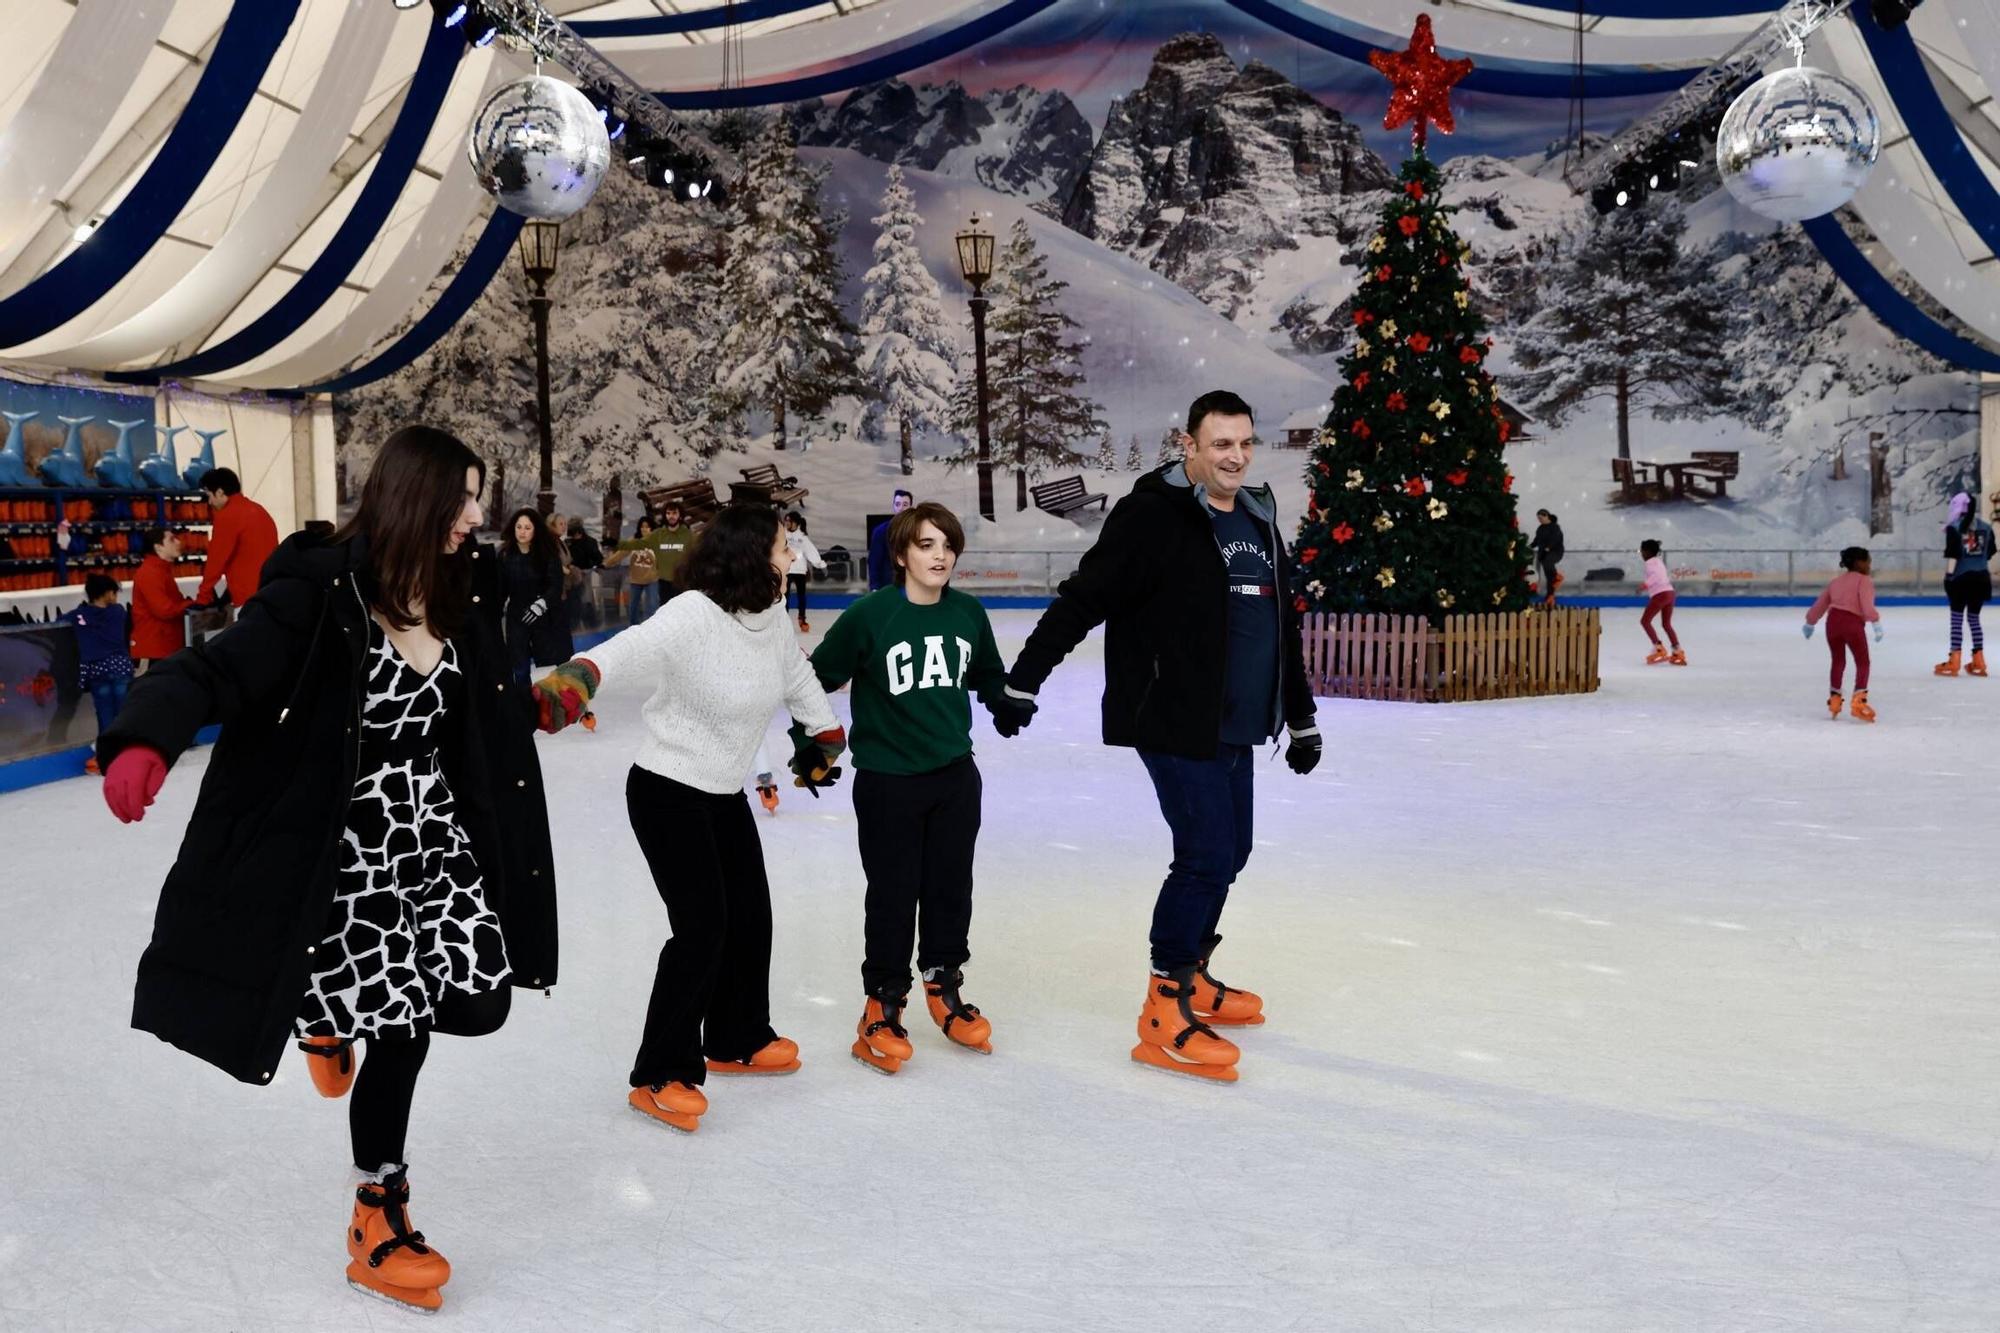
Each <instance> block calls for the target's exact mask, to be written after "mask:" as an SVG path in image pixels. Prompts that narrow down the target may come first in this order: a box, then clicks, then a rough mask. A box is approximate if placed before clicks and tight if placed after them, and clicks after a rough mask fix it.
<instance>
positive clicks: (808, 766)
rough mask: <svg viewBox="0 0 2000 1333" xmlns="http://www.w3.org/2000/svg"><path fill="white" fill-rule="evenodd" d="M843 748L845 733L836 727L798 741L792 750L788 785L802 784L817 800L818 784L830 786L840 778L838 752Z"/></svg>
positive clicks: (845, 745) (845, 738)
mask: <svg viewBox="0 0 2000 1333" xmlns="http://www.w3.org/2000/svg"><path fill="white" fill-rule="evenodd" d="M846 749H847V733H846V732H845V731H843V730H841V729H840V728H839V727H834V728H832V729H830V730H827V731H822V732H820V733H819V734H818V735H816V736H809V737H807V738H806V739H804V740H802V741H800V742H799V748H798V749H797V750H794V751H793V752H792V762H791V764H790V768H791V770H792V785H793V786H794V787H804V788H805V789H806V790H807V791H809V792H811V793H812V794H813V799H814V800H818V799H819V789H820V788H821V787H831V786H832V785H833V784H834V782H835V780H836V779H838V778H839V777H840V769H839V768H838V767H837V765H838V764H839V762H840V756H841V752H842V751H844V750H846Z"/></svg>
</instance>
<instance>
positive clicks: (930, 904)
mask: <svg viewBox="0 0 2000 1333" xmlns="http://www.w3.org/2000/svg"><path fill="white" fill-rule="evenodd" d="M888 546H889V553H890V559H891V561H892V562H893V563H894V565H895V570H896V574H895V578H896V581H895V583H894V584H893V585H891V586H890V587H887V588H882V589H880V590H878V591H876V592H871V593H869V594H868V595H867V596H866V597H863V598H861V599H860V600H859V601H857V602H855V603H854V605H852V606H850V607H849V608H848V609H847V610H846V611H844V612H842V613H841V616H840V618H839V619H838V620H836V621H835V622H834V624H833V628H832V629H831V630H829V631H828V632H827V635H826V638H825V639H824V640H822V641H821V643H820V645H819V647H818V648H816V649H815V650H814V651H813V654H812V664H813V669H814V671H815V672H817V673H818V675H819V680H820V684H821V685H822V686H823V687H824V688H826V689H827V690H834V689H838V688H839V687H840V686H842V685H844V684H847V683H849V682H852V683H853V707H854V719H853V725H852V726H851V727H850V728H849V735H850V737H851V743H852V745H853V752H852V756H851V760H850V762H851V763H852V764H853V766H854V769H855V779H854V819H855V824H856V825H857V827H858V829H859V832H860V841H861V865H862V869H863V870H864V871H865V872H866V874H867V876H868V897H867V917H868V920H867V958H866V960H865V961H864V962H863V963H862V966H861V984H862V988H863V990H865V991H866V993H867V1001H866V1004H865V1007H864V1008H863V1010H862V1014H861V1022H860V1023H859V1024H858V1025H857V1026H856V1033H857V1034H858V1039H857V1040H856V1041H855V1043H854V1048H853V1049H854V1057H855V1058H856V1059H857V1060H860V1061H861V1062H862V1063H863V1064H866V1065H869V1066H870V1067H872V1068H874V1069H878V1070H880V1071H882V1072H883V1073H885V1074H893V1073H895V1072H896V1071H897V1070H898V1069H900V1068H901V1067H902V1063H903V1061H905V1060H907V1059H909V1058H910V1054H911V1047H910V1041H909V1033H908V1031H907V1030H906V1029H905V1028H904V1027H903V1022H902V1019H903V1007H904V1005H905V1003H906V1002H907V1000H908V998H909V992H910V981H911V978H910V950H911V947H912V945H913V944H915V945H917V946H918V947H917V967H918V968H919V969H920V970H921V971H922V973H923V977H924V996H925V1000H926V1002H927V1004H928V1006H929V1008H930V1013H931V1018H932V1019H933V1020H934V1021H935V1022H936V1023H937V1024H938V1026H939V1027H940V1028H942V1029H943V1030H944V1035H945V1036H946V1037H948V1038H950V1039H951V1040H952V1041H954V1042H957V1043H958V1044H959V1045H961V1046H968V1047H971V1048H972V1049H974V1050H978V1051H986V1052H990V1051H991V1050H992V1045H991V1043H990V1042H989V1040H988V1038H989V1037H990V1036H991V1035H992V1025H991V1024H990V1023H989V1022H988V1021H987V1020H986V1018H984V1017H983V1016H982V1015H981V1014H980V1012H979V1010H978V1009H976V1008H975V1007H973V1006H972V1005H969V1004H967V1003H965V1001H964V1000H963V999H962V998H961V997H960V996H959V987H960V986H961V985H962V984H963V981H964V977H963V975H962V974H961V972H960V970H959V969H960V968H962V967H963V966H964V965H965V961H966V959H967V958H968V957H970V952H969V950H968V949H967V947H966V933H967V930H968V929H969V927H970V926H971V923H972V855H973V844H974V843H975V842H976V841H977V840H978V837H979V799H980V778H979V768H978V766H977V765H975V764H974V763H973V762H972V706H971V695H972V694H975V693H976V694H978V695H979V697H980V699H981V700H982V701H987V702H989V703H990V701H991V700H992V699H993V698H995V697H997V696H999V694H1000V693H1001V691H1002V689H1003V688H1004V686H1005V684H1006V666H1005V664H1004V663H1002V662H1001V660H1000V651H999V649H998V648H997V647H996V646H995V645H994V642H993V626H992V624H991V623H990V622H989V621H988V620H987V618H986V608H985V607H983V606H981V605H980V604H979V601H978V599H976V598H974V597H971V596H968V595H967V594H965V593H962V592H958V591H956V590H955V589H953V588H952V587H950V586H949V585H950V582H951V575H952V571H953V569H955V568H956V567H957V563H958V557H959V554H960V553H961V552H962V551H964V549H965V529H964V528H963V527H961V526H960V525H959V521H958V519H957V517H956V516H955V515H954V514H953V513H952V512H951V511H950V510H949V509H946V508H945V507H944V506H943V505H940V504H930V503H926V504H920V505H916V506H914V507H913V508H911V509H908V510H905V511H904V512H903V513H901V514H898V515H897V516H896V517H895V519H893V520H892V521H891V522H890V524H889V542H888ZM920 908H921V910H922V922H923V939H922V942H921V944H918V942H917V924H918V912H919V909H920Z"/></svg>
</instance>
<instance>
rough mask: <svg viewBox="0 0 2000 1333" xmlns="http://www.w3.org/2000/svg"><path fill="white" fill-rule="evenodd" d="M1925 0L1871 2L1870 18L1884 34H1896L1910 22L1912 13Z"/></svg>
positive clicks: (1874, 0) (1869, 7) (1872, 0)
mask: <svg viewBox="0 0 2000 1333" xmlns="http://www.w3.org/2000/svg"><path fill="white" fill-rule="evenodd" d="M1923 2H1924V0H1870V2H1869V5H1868V17H1870V18H1872V19H1874V20H1875V26H1876V27H1878V28H1880V29H1881V30H1882V31H1883V32H1894V31H1895V30H1896V29H1898V28H1900V27H1902V26H1903V25H1904V24H1905V23H1908V22H1909V21H1910V11H1912V10H1914V9H1915V8H1916V7H1917V6H1918V5H1921V4H1922V3H1923Z"/></svg>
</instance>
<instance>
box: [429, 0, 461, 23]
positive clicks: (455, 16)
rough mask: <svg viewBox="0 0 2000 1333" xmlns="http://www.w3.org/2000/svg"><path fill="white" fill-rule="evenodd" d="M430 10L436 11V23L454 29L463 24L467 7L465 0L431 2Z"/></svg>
mask: <svg viewBox="0 0 2000 1333" xmlns="http://www.w3.org/2000/svg"><path fill="white" fill-rule="evenodd" d="M431 8H432V9H434V10H436V11H437V16H438V22H440V23H442V24H444V26H445V27H447V28H456V27H457V26H458V25H459V24H461V23H463V22H465V15H466V12H467V9H468V6H467V4H466V0H431Z"/></svg>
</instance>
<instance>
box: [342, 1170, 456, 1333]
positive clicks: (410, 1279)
mask: <svg viewBox="0 0 2000 1333" xmlns="http://www.w3.org/2000/svg"><path fill="white" fill-rule="evenodd" d="M408 1170H409V1168H407V1167H397V1168H396V1169H395V1170H394V1171H391V1172H390V1173H389V1174H388V1175H386V1176H384V1177H383V1178H382V1179H381V1180H379V1181H375V1180H369V1181H364V1182H362V1184H361V1185H360V1187H359V1188H357V1189H356V1190H355V1191H354V1218H353V1220H352V1221H351V1222H349V1223H348V1224H347V1255H348V1265H347V1282H348V1285H349V1286H351V1287H353V1288H354V1289H355V1290H356V1291H361V1292H365V1293H367V1294H368V1295H370V1296H379V1297H381V1298H382V1299H383V1300H385V1301H392V1302H394V1303H395V1304H397V1305H404V1306H408V1307H410V1308H412V1309H416V1310H421V1311H423V1312H424V1313H425V1314H435V1313H437V1311H438V1309H439V1308H440V1307H442V1306H443V1305H444V1295H443V1293H442V1292H440V1291H439V1290H438V1288H440V1287H442V1286H443V1285H444V1284H445V1283H446V1282H449V1281H450V1280H451V1265H450V1264H448V1263H446V1262H445V1258H444V1256H443V1255H441V1254H439V1253H438V1252H437V1251H436V1250H433V1249H431V1248H430V1246H428V1245H426V1244H425V1243H424V1233H423V1232H421V1231H412V1230H411V1229H410V1213H409V1206H410V1186H409V1182H408V1180H407V1179H405V1176H406V1175H407V1173H408Z"/></svg>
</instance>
